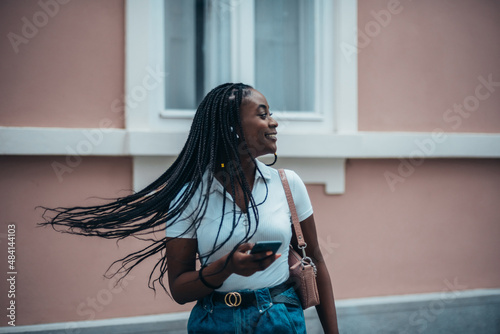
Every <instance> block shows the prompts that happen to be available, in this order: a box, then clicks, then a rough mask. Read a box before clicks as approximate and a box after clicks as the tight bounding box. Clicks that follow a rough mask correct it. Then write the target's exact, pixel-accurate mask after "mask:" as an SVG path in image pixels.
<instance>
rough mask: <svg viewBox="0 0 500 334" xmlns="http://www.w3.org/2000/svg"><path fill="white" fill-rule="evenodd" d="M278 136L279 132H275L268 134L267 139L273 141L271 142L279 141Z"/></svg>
mask: <svg viewBox="0 0 500 334" xmlns="http://www.w3.org/2000/svg"><path fill="white" fill-rule="evenodd" d="M277 134H278V133H277V132H274V133H266V137H267V138H268V139H271V140H277V139H278V138H276V135H277Z"/></svg>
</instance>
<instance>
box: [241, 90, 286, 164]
mask: <svg viewBox="0 0 500 334" xmlns="http://www.w3.org/2000/svg"><path fill="white" fill-rule="evenodd" d="M240 117H241V126H242V129H243V133H244V135H245V139H246V145H247V147H248V148H249V149H250V152H252V155H253V156H254V157H258V156H261V155H265V154H273V153H276V149H277V146H276V141H277V138H276V135H277V134H278V132H277V131H276V128H277V127H278V122H276V121H275V120H274V119H273V118H272V117H271V113H270V112H269V105H268V104H267V100H266V98H265V96H264V95H262V94H261V93H260V92H258V91H257V90H255V89H252V93H251V94H250V95H249V96H247V97H246V98H245V99H244V101H243V103H242V105H241V108H240Z"/></svg>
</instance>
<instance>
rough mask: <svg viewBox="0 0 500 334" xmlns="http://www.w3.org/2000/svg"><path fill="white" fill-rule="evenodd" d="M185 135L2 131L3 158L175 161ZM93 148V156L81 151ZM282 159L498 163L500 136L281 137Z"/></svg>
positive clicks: (77, 130)
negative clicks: (493, 160)
mask: <svg viewBox="0 0 500 334" xmlns="http://www.w3.org/2000/svg"><path fill="white" fill-rule="evenodd" d="M186 138H187V133H166V132H150V131H138V130H124V129H102V128H40V127H0V154H2V155H67V154H72V153H71V152H68V147H70V148H72V149H73V150H75V151H76V152H77V153H78V154H80V155H112V156H127V155H131V156H176V155H177V154H178V153H179V152H180V151H181V149H182V147H183V145H184V142H185V140H186ZM89 145H90V146H92V149H91V150H90V152H86V151H83V152H80V151H78V148H79V147H80V148H85V147H87V146H89ZM278 155H279V156H280V157H283V158H297V159H301V158H306V159H310V158H340V159H349V158H368V159H370V158H381V159H385V158H388V159H391V158H410V157H412V156H422V157H425V158H500V134H497V133H492V134H488V133H445V134H443V135H442V136H441V137H440V136H438V134H437V133H433V132H430V133H426V132H422V133H417V132H357V133H352V134H293V135H292V134H280V135H279V139H278Z"/></svg>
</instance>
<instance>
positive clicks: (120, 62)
mask: <svg viewBox="0 0 500 334" xmlns="http://www.w3.org/2000/svg"><path fill="white" fill-rule="evenodd" d="M61 2H62V3H64V2H65V1H62V0H61ZM41 3H51V2H50V1H41ZM54 3H56V4H57V2H54ZM49 8H52V9H49V10H43V9H42V7H40V5H39V1H27V0H21V1H19V0H4V1H1V2H0V31H2V38H1V39H0V59H1V62H2V65H1V66H0V78H2V79H1V80H0V92H1V96H2V98H1V99H0V126H42V127H99V121H100V120H101V119H103V118H109V119H111V120H112V121H113V124H112V127H116V128H122V127H123V124H124V122H123V110H120V109H119V108H116V107H114V104H113V101H115V100H116V99H118V100H119V99H121V98H122V96H123V90H124V88H123V87H124V60H125V57H124V52H123V49H124V3H123V1H122V0H106V1H100V0H85V1H75V0H73V1H70V2H68V3H67V4H63V5H58V7H55V6H52V7H49ZM57 8H58V11H56V9H57ZM47 13H49V14H51V13H53V14H52V15H48V14H47ZM44 17H45V18H46V21H44V20H43V19H44ZM25 20H27V21H28V23H26V21H25ZM35 23H36V24H37V25H38V26H39V27H37V25H35ZM44 23H45V24H44ZM30 25H32V26H33V27H34V28H33V29H36V30H30V29H29V26H30ZM23 32H24V34H23ZM9 33H13V34H15V35H17V36H18V37H11V38H12V39H13V40H14V41H15V42H14V43H12V42H11V41H10V40H9V38H6V37H7V36H8V34H9ZM11 36H13V35H11ZM25 36H27V37H28V38H26V37H25ZM18 41H23V43H19V42H18ZM16 51H17V52H16Z"/></svg>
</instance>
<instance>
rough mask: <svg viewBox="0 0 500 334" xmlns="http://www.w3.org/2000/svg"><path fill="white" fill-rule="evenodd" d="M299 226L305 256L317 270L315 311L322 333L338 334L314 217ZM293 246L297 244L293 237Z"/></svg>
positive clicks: (328, 277)
mask: <svg viewBox="0 0 500 334" xmlns="http://www.w3.org/2000/svg"><path fill="white" fill-rule="evenodd" d="M300 226H301V227H302V233H303V234H304V240H305V241H306V243H307V247H306V254H307V256H309V257H310V258H311V259H312V260H313V262H314V264H316V267H317V269H318V276H317V279H316V281H317V284H318V291H319V299H320V304H319V305H317V306H316V311H317V312H318V316H319V319H320V321H321V325H322V326H323V330H324V332H325V333H327V334H330V333H333V334H338V332H339V329H338V326H337V312H336V310H335V300H334V297H333V289H332V282H331V281H330V275H329V274H328V269H327V267H326V264H325V260H324V259H323V255H322V254H321V250H320V247H319V244H318V236H317V234H316V223H315V222H314V215H311V216H309V218H306V219H304V220H303V221H302V222H300ZM293 244H294V245H296V244H297V243H296V239H295V235H294V243H293ZM301 253H302V252H301V251H299V254H301Z"/></svg>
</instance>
